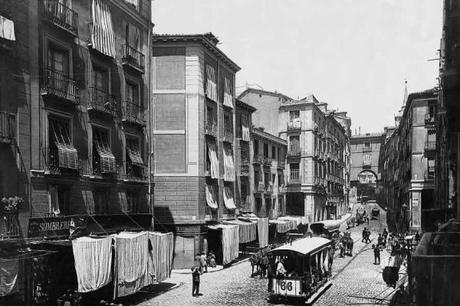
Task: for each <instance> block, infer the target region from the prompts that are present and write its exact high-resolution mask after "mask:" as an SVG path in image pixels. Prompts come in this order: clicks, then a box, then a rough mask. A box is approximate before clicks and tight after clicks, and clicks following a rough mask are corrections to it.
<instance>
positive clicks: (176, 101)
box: [152, 33, 240, 267]
mask: <svg viewBox="0 0 460 306" xmlns="http://www.w3.org/2000/svg"><path fill="white" fill-rule="evenodd" d="M218 42H219V41H218V40H217V38H216V37H215V36H214V35H213V34H211V33H208V34H203V35H153V37H152V48H153V50H152V51H153V56H152V82H153V84H152V87H153V88H152V93H153V105H154V107H153V118H154V119H153V121H154V125H153V127H152V128H153V143H154V155H155V166H154V173H155V195H154V206H155V208H154V212H155V217H156V221H157V223H158V228H160V227H161V228H168V230H171V231H173V232H174V233H175V236H176V241H175V243H176V244H175V260H174V265H175V266H176V267H190V266H192V265H193V262H194V256H195V254H196V253H197V252H201V251H202V250H207V227H206V224H207V223H216V222H220V221H222V220H228V219H234V218H235V216H236V209H237V207H236V205H235V194H236V190H237V188H236V185H237V184H236V183H237V179H236V169H235V154H236V152H237V151H236V138H235V99H234V90H235V85H234V84H235V73H236V72H237V71H238V70H239V69H240V68H239V67H238V66H237V65H236V64H235V63H234V62H233V61H232V60H231V59H230V58H228V57H227V56H226V55H225V54H224V53H223V52H222V51H221V50H220V49H219V48H218V47H217V44H218Z"/></svg>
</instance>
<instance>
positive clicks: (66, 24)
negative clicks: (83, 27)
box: [43, 0, 78, 35]
mask: <svg viewBox="0 0 460 306" xmlns="http://www.w3.org/2000/svg"><path fill="white" fill-rule="evenodd" d="M43 4H44V6H45V15H46V16H47V17H48V19H49V20H50V21H51V22H52V23H54V24H56V25H58V26H59V27H61V28H63V29H65V30H67V31H69V32H70V33H72V34H73V35H77V33H78V14H77V13H76V12H75V11H73V10H72V9H70V8H69V7H67V6H65V5H64V4H63V3H62V2H61V1H59V0H44V1H43Z"/></svg>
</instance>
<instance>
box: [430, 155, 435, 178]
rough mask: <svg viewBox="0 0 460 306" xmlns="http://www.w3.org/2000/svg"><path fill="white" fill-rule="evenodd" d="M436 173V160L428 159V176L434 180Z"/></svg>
mask: <svg viewBox="0 0 460 306" xmlns="http://www.w3.org/2000/svg"><path fill="white" fill-rule="evenodd" d="M434 172H435V160H434V159H432V158H430V159H428V176H429V178H434Z"/></svg>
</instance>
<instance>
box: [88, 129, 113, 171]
mask: <svg viewBox="0 0 460 306" xmlns="http://www.w3.org/2000/svg"><path fill="white" fill-rule="evenodd" d="M93 170H94V171H95V172H96V173H97V174H103V173H115V172H116V164H115V156H114V155H113V153H112V149H111V144H110V137H109V130H108V129H104V128H99V127H94V126H93Z"/></svg>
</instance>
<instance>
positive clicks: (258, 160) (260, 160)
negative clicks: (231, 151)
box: [253, 155, 264, 164]
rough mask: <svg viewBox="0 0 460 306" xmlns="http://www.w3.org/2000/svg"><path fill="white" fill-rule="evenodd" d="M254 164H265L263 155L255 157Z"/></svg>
mask: <svg viewBox="0 0 460 306" xmlns="http://www.w3.org/2000/svg"><path fill="white" fill-rule="evenodd" d="M253 163H254V164H263V163H264V157H263V156H262V155H254V159H253Z"/></svg>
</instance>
